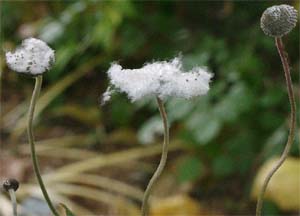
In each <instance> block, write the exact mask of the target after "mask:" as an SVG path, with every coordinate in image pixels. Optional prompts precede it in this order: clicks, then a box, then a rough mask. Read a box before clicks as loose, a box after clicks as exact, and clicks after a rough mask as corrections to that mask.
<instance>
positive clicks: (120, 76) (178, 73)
mask: <svg viewBox="0 0 300 216" xmlns="http://www.w3.org/2000/svg"><path fill="white" fill-rule="evenodd" d="M107 73H108V76H109V79H110V83H111V86H113V87H114V88H115V89H117V90H118V91H120V92H124V93H126V94H127V95H128V97H129V98H130V99H131V101H133V102H134V101H137V100H140V99H142V98H144V97H148V96H157V97H159V98H161V99H166V98H168V97H178V98H185V99H190V98H193V97H196V96H200V95H205V94H206V93H207V92H208V90H209V82H210V80H211V78H212V74H211V73H209V72H207V70H206V69H205V68H200V67H195V68H193V69H192V70H191V71H189V72H185V71H183V70H182V62H181V59H180V58H174V59H173V60H172V61H161V62H154V63H151V64H146V65H145V66H144V67H142V68H140V69H123V68H122V66H120V65H119V64H112V66H111V67H110V68H109V70H108V72H107ZM110 91H111V88H109V89H108V91H106V92H105V93H104V96H105V98H106V99H108V100H109V99H110V97H108V95H110ZM106 101H107V100H106Z"/></svg>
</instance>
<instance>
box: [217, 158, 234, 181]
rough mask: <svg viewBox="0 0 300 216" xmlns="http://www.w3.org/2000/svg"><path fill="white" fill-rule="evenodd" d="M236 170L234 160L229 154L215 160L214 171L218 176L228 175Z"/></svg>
mask: <svg viewBox="0 0 300 216" xmlns="http://www.w3.org/2000/svg"><path fill="white" fill-rule="evenodd" d="M234 171H235V167H234V161H233V160H232V158H230V157H228V156H223V155H220V156H219V157H217V158H215V160H214V161H213V172H214V174H215V175H216V176H220V177H226V176H228V175H230V174H232V173H233V172H234Z"/></svg>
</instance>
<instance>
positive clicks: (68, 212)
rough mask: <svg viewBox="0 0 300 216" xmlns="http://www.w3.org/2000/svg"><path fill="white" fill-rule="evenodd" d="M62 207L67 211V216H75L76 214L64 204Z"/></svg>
mask: <svg viewBox="0 0 300 216" xmlns="http://www.w3.org/2000/svg"><path fill="white" fill-rule="evenodd" d="M60 205H61V206H62V207H63V208H64V209H65V216H75V214H74V213H73V212H72V211H71V210H70V209H69V208H68V207H67V206H66V205H65V204H63V203H60Z"/></svg>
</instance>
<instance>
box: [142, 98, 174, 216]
mask: <svg viewBox="0 0 300 216" xmlns="http://www.w3.org/2000/svg"><path fill="white" fill-rule="evenodd" d="M156 100H157V104H158V109H159V112H160V116H161V118H162V121H163V125H164V143H163V146H162V154H161V159H160V162H159V165H158V167H157V169H156V171H155V173H154V174H153V176H152V178H151V179H150V181H149V184H148V186H147V188H146V191H145V194H144V198H143V204H142V216H146V215H147V213H148V209H149V205H148V200H149V196H150V194H151V191H152V188H153V185H154V184H155V183H156V182H157V180H158V179H159V177H160V175H161V173H162V171H163V169H164V167H165V165H166V162H167V156H168V145H169V126H168V119H167V113H166V111H165V108H164V104H163V102H162V100H161V99H159V98H158V97H157V98H156Z"/></svg>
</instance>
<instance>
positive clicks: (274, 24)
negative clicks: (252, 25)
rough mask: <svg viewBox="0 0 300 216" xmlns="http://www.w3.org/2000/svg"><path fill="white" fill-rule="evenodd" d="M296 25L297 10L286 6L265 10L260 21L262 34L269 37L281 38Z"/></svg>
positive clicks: (276, 6)
mask: <svg viewBox="0 0 300 216" xmlns="http://www.w3.org/2000/svg"><path fill="white" fill-rule="evenodd" d="M296 23H297V10H296V9H295V8H293V7H292V6H290V5H286V4H282V5H275V6H272V7H269V8H267V9H266V10H265V11H264V12H263V14H262V16H261V19H260V27H261V28H262V30H263V32H264V33H265V34H266V35H268V36H271V37H282V36H284V35H286V34H288V33H289V32H290V31H291V30H292V29H293V28H294V27H295V26H296Z"/></svg>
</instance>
